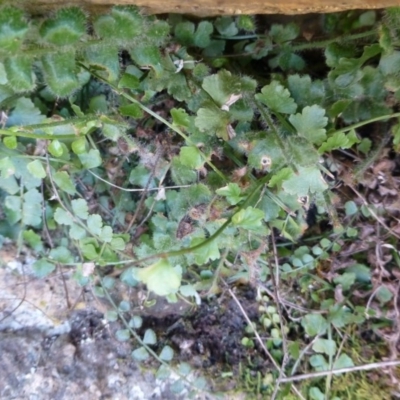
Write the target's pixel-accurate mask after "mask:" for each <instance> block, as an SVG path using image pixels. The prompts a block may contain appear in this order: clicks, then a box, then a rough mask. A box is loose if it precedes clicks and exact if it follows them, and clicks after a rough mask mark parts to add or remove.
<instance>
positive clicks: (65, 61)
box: [42, 50, 80, 97]
mask: <svg viewBox="0 0 400 400" xmlns="http://www.w3.org/2000/svg"><path fill="white" fill-rule="evenodd" d="M42 65H43V72H44V79H45V81H46V83H47V85H48V86H49V88H50V89H51V91H52V92H53V93H54V94H55V95H56V96H59V97H67V96H69V95H70V94H71V93H72V92H73V91H74V90H76V89H78V88H79V87H80V83H79V81H78V78H77V76H76V64H75V51H74V50H68V51H66V50H64V51H62V52H57V53H49V54H46V55H45V56H43V57H42Z"/></svg>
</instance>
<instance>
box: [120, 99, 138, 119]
mask: <svg viewBox="0 0 400 400" xmlns="http://www.w3.org/2000/svg"><path fill="white" fill-rule="evenodd" d="M119 111H120V113H121V115H123V116H125V117H131V118H134V119H139V118H143V110H142V109H141V108H140V106H139V105H138V104H135V103H132V104H128V105H125V106H121V107H120V108H119Z"/></svg>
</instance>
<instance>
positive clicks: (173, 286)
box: [137, 259, 182, 296]
mask: <svg viewBox="0 0 400 400" xmlns="http://www.w3.org/2000/svg"><path fill="white" fill-rule="evenodd" d="M137 275H138V277H139V279H140V280H141V281H142V282H143V283H145V284H146V285H147V288H148V290H150V291H152V292H154V293H155V294H157V295H158V296H167V295H169V294H172V293H176V292H177V291H178V289H179V286H180V284H181V278H182V272H181V271H180V268H177V267H173V266H172V265H171V264H170V263H169V261H168V260H166V259H161V260H160V261H157V262H156V263H155V264H152V265H150V266H148V267H146V268H143V269H140V270H139V271H138V273H137Z"/></svg>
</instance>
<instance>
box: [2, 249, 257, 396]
mask: <svg viewBox="0 0 400 400" xmlns="http://www.w3.org/2000/svg"><path fill="white" fill-rule="evenodd" d="M0 260H2V263H3V265H2V268H0V285H1V287H0V291H1V293H2V295H1V298H0V354H1V363H2V367H1V369H0V398H1V399H2V400H9V399H10V400H11V399H21V400H23V399H29V400H47V399H54V400H63V399H74V400H80V399H85V400H87V399H89V400H91V399H93V400H95V399H102V400H106V399H113V400H116V399H119V400H125V399H132V400H136V399H171V400H173V399H186V398H189V397H188V395H189V391H190V389H191V388H190V386H188V388H186V390H184V391H183V392H182V393H180V394H176V393H174V392H173V385H174V382H175V381H176V380H177V379H178V376H176V375H174V374H172V375H170V377H169V378H168V379H166V380H161V379H157V376H156V374H155V371H156V369H157V368H158V365H159V364H157V363H156V362H155V361H154V360H153V359H151V361H149V362H146V363H144V364H143V363H138V362H137V361H135V360H134V359H133V358H132V356H131V353H132V351H133V350H134V349H135V348H137V347H138V346H137V344H136V343H134V341H133V340H132V341H126V342H121V341H118V340H117V339H116V338H115V332H116V330H117V329H121V328H123V326H121V324H120V323H119V322H113V323H109V322H107V321H106V320H105V319H104V317H103V316H104V312H105V311H107V309H111V307H109V306H108V305H107V304H106V302H105V301H104V300H102V301H99V299H98V298H97V297H95V296H94V295H93V294H92V293H91V291H90V289H87V288H86V289H85V288H81V287H79V286H78V285H77V284H76V282H74V281H73V280H72V279H70V278H69V276H68V274H65V273H64V274H63V275H62V274H61V273H55V274H53V275H52V276H51V277H49V278H46V279H45V280H40V279H37V278H34V277H33V275H32V271H31V268H30V266H31V265H32V263H33V262H34V258H32V257H30V256H29V255H28V254H25V255H24V256H21V257H17V255H16V249H15V248H14V247H13V246H5V247H3V248H2V249H1V250H0ZM119 289H120V288H117V289H116V290H114V293H113V297H114V298H115V297H120V296H126V293H118V290H119ZM135 295H136V296H133V297H132V298H134V297H136V298H140V293H135ZM236 296H237V297H239V298H240V301H241V304H242V307H243V308H244V310H245V311H246V313H247V315H248V316H249V317H250V318H251V319H252V320H256V319H257V317H258V313H257V308H256V306H255V300H254V297H255V294H254V291H253V290H252V289H251V288H249V287H246V286H243V287H241V288H236ZM71 304H72V306H71ZM133 306H135V305H133ZM160 310H162V312H161V311H160ZM132 314H135V315H141V316H142V318H143V326H142V328H141V329H140V330H139V331H138V333H139V334H140V335H143V333H144V331H145V330H146V329H147V328H152V329H153V330H154V331H155V332H156V334H157V338H158V341H157V346H155V347H153V349H154V350H155V351H156V352H159V351H160V349H161V348H162V347H163V346H164V345H165V344H168V345H170V346H171V347H172V348H173V349H174V351H175V357H174V361H175V360H176V362H177V361H185V362H187V363H188V364H190V365H191V367H192V369H193V371H194V372H193V373H192V374H191V375H190V376H189V379H192V380H193V379H195V378H196V377H198V376H205V377H206V378H207V380H208V384H209V389H210V392H211V393H216V392H217V391H221V390H223V391H226V390H229V389H233V388H235V387H236V386H237V383H238V382H237V381H236V379H233V378H232V379H223V380H221V378H220V376H221V371H226V372H232V371H233V372H234V373H233V376H237V374H236V372H237V371H238V366H239V363H241V362H244V361H245V358H246V357H247V356H248V355H249V350H248V349H245V348H244V347H243V345H242V344H241V343H240V341H241V339H242V337H243V334H244V329H245V328H246V325H247V324H246V321H245V318H244V316H243V315H242V312H241V310H240V309H239V307H238V306H237V305H236V303H235V301H234V300H233V299H232V298H231V297H230V296H229V294H227V293H225V294H224V293H222V294H221V295H219V296H214V297H213V298H211V299H210V300H205V301H203V302H202V304H201V306H199V307H197V308H193V307H189V306H188V305H187V304H186V303H177V304H174V305H171V304H170V305H168V306H167V307H166V305H165V304H163V302H162V301H158V302H157V303H156V304H155V305H154V306H153V307H150V308H148V307H146V308H145V307H143V306H137V307H134V308H133V312H132ZM260 363H264V361H260ZM223 397H224V396H222V398H223ZM193 398H198V399H213V398H216V395H213V394H204V393H202V394H197V395H196V396H195V397H193ZM218 398H221V396H219V397H218ZM229 398H230V399H239V398H244V397H242V395H240V394H235V395H229Z"/></svg>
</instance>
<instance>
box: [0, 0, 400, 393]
mask: <svg viewBox="0 0 400 400" xmlns="http://www.w3.org/2000/svg"><path fill="white" fill-rule="evenodd" d="M319 21H320V24H319V25H318V27H314V28H313V29H311V30H310V29H309V28H307V26H306V25H302V24H300V23H296V22H290V23H287V24H280V23H269V24H267V25H266V24H265V22H264V20H263V19H262V18H255V17H249V16H240V17H235V18H233V17H220V18H217V19H210V20H200V21H198V20H190V19H187V18H184V17H182V16H176V15H171V16H167V17H165V18H156V17H149V16H144V15H142V14H141V12H140V11H139V10H137V9H135V8H132V7H114V8H112V9H111V10H110V11H109V12H108V13H106V14H104V15H98V16H91V15H88V14H87V13H85V12H84V11H83V10H81V9H80V8H77V7H69V8H64V9H60V10H59V11H57V12H56V13H54V14H53V15H51V16H45V17H40V18H39V17H35V18H33V17H31V16H28V15H26V14H25V13H24V10H22V9H19V8H16V7H14V6H11V5H4V6H2V8H1V10H0V109H1V129H0V135H1V139H2V142H1V144H0V171H1V176H0V197H1V204H2V209H1V221H0V235H1V236H0V238H1V241H2V242H4V241H5V240H6V239H7V238H8V239H11V240H13V241H15V243H17V244H18V246H19V248H20V249H21V250H22V248H23V246H27V247H30V248H31V249H32V250H33V251H34V252H35V254H36V255H37V261H36V262H35V264H34V265H33V270H34V273H35V274H36V276H37V277H39V278H44V277H46V276H48V275H49V274H52V273H54V271H55V270H56V269H58V270H61V271H64V272H65V273H68V274H70V276H72V277H73V279H75V280H76V282H77V284H79V285H82V286H89V287H91V288H92V290H93V292H94V293H96V295H98V296H103V297H106V298H108V299H109V300H110V302H111V303H112V304H113V305H114V308H110V311H109V312H108V313H107V318H108V319H109V320H110V321H113V320H117V319H119V320H121V321H122V322H123V323H125V328H124V329H121V330H120V331H118V333H117V336H118V338H119V339H120V340H130V339H131V338H132V337H134V338H135V339H136V342H135V343H136V344H135V346H136V347H135V349H134V350H133V352H132V356H133V357H134V358H135V359H136V360H138V361H146V360H147V359H148V358H149V356H150V355H152V356H154V357H155V358H157V359H158V361H159V362H161V367H160V369H159V371H158V374H159V376H160V377H162V376H163V375H165V374H166V373H168V371H169V369H168V365H169V364H168V363H169V362H170V361H171V360H173V359H174V354H175V353H176V352H177V351H176V346H175V350H174V344H173V341H164V342H165V343H164V342H163V341H160V340H158V339H159V338H157V335H156V332H155V330H154V329H153V328H150V327H147V326H146V327H145V329H144V330H143V332H142V331H140V329H142V326H145V325H146V324H144V325H143V323H144V322H143V318H142V317H140V316H138V315H135V310H134V307H133V305H132V302H131V301H129V300H126V299H125V300H122V301H121V302H120V303H119V304H116V303H115V301H114V300H113V299H112V297H111V296H110V292H111V291H112V290H115V287H116V286H118V287H119V285H124V286H125V288H126V290H129V291H130V293H134V292H135V291H139V290H143V288H146V293H147V297H146V298H145V299H143V301H142V303H141V306H143V307H148V306H152V305H154V304H155V303H156V302H161V301H162V300H161V299H162V298H165V299H166V301H167V302H169V303H176V302H178V301H182V299H183V300H184V301H186V302H188V303H189V304H191V305H192V307H193V308H194V309H195V308H200V309H201V307H204V304H206V305H207V306H206V309H204V308H203V309H202V310H203V311H202V312H203V314H200V315H201V316H200V317H196V318H195V319H194V320H192V321H191V324H192V327H193V326H194V330H195V332H196V335H194V337H193V338H192V340H191V341H190V340H189V341H187V346H186V348H185V349H183V348H182V346H181V349H180V350H181V354H180V357H181V358H184V357H183V356H184V354H183V353H185V354H186V358H187V357H188V355H189V356H190V355H192V354H194V353H196V352H197V353H200V354H203V353H204V351H203V352H202V351H201V349H199V346H197V347H196V346H195V345H194V344H193V343H195V342H196V337H198V336H199V332H200V331H199V330H196V329H197V328H196V326H197V325H198V324H199V321H204V320H206V319H207V318H208V317H209V316H210V315H211V314H212V312H214V311H211V310H215V309H216V308H218V305H219V306H220V307H221V310H222V312H221V310H219V311H218V312H216V314H215V315H217V317H215V315H214V317H213V318H214V320H215V319H217V320H222V319H223V315H224V313H227V314H228V315H233V314H234V313H235V312H236V313H237V314H239V315H240V318H239V320H238V322H237V324H236V325H235V323H233V322H232V325H231V326H230V325H229V322H228V320H229V321H232V320H231V319H228V320H227V321H226V324H225V325H226V326H228V328H229V329H231V330H228V331H224V332H223V334H222V336H221V340H222V342H223V337H226V336H229V335H231V334H233V332H240V336H241V338H240V351H239V350H238V354H240V356H238V357H237V358H236V359H234V360H232V359H231V364H229V363H228V365H230V367H229V370H227V366H226V364H223V366H222V367H221V364H218V365H219V376H216V374H214V375H213V376H212V379H211V381H212V382H213V383H212V384H213V385H214V387H217V388H218V387H220V386H219V384H220V382H221V381H224V379H225V380H229V379H233V380H235V381H236V388H237V389H241V390H245V391H247V392H248V393H249V397H250V398H251V396H255V397H256V396H269V397H271V398H286V399H288V398H310V399H318V400H319V399H328V398H329V399H333V398H335V399H347V398H357V399H362V398H370V399H371V398H382V393H386V394H387V395H385V396H384V397H387V398H389V396H391V395H393V393H394V387H395V384H396V383H397V379H398V370H396V369H395V368H394V366H395V365H397V361H396V360H397V358H398V357H397V352H398V345H399V327H398V319H399V311H398V306H399V305H398V277H399V272H398V269H399V260H400V258H399V254H398V250H397V247H398V244H397V243H398V238H399V235H400V229H399V225H398V214H399V213H398V208H399V207H398V204H399V197H398V184H399V177H398V175H399V157H398V151H399V143H400V124H399V122H398V118H399V117H400V112H399V110H398V104H399V96H400V91H399V89H400V77H399V73H398V71H399V67H400V51H399V50H398V46H399V32H398V26H400V9H389V10H385V11H383V12H382V13H381V14H377V13H376V12H372V11H368V12H364V13H360V12H358V13H354V12H349V13H346V14H340V15H328V16H321V17H320V19H319ZM240 285H244V286H245V287H249V288H251V293H250V294H249V293H247V294H246V295H245V294H243V293H245V292H246V290H242V289H237V291H236V292H235V290H233V288H234V287H236V288H239V287H240ZM249 290H250V289H249ZM220 293H223V294H224V295H225V296H228V297H229V298H230V299H231V301H232V302H233V303H229V304H226V303H224V302H223V301H222V300H221V301H220V302H218V301H217V302H216V300H215V299H216V298H218V297H217V296H218V295H220ZM248 303H251V305H249V304H248ZM232 304H235V307H237V308H235V310H236V311H232V309H231V307H232ZM246 304H247V305H246ZM254 306H255V309H254ZM207 307H208V308H207ZM252 307H253V308H252ZM190 318H192V317H190ZM202 323H205V322H202ZM207 323H210V322H209V321H208V322H207ZM196 324H197V325H196ZM174 329H175V328H174ZM199 329H200V328H199ZM242 329H244V330H242ZM176 332H177V331H175V333H176ZM182 332H185V331H184V330H182V329H181V328H180V330H179V333H180V334H182ZM201 332H202V334H203V333H204V334H206V332H204V330H203V331H201ZM186 335H187V336H190V335H189V333H188V332H186ZM215 335H217V334H216V333H215ZM207 340H208V339H207ZM204 341H206V339H204ZM160 342H163V343H162V344H161V345H159V346H158V347H157V345H158V344H159V343H160ZM222 342H221V343H222ZM228 351H229V348H226V351H223V352H221V354H220V355H219V357H216V356H215V354H214V355H213V357H214V359H217V361H218V362H219V363H220V362H222V361H227V360H228V361H229V357H228V354H226V353H227V352H228ZM175 356H176V357H177V358H178V359H179V356H178V355H176V354H175ZM209 358H212V357H209ZM214 361H215V360H214ZM385 362H386V363H385ZM389 366H391V368H389V369H388V370H387V371H386V372H384V371H382V368H383V367H389ZM369 369H373V371H374V372H372V373H371V372H365V371H366V370H369ZM332 370H339V371H336V372H332ZM177 371H178V372H179V374H180V376H181V377H182V380H178V381H177V385H176V391H177V392H179V391H180V390H183V389H184V386H185V382H186V381H185V379H186V380H188V378H185V376H187V375H188V374H189V372H190V371H191V366H190V364H188V363H186V362H181V364H180V365H179V366H178V367H177ZM377 371H378V372H377ZM339 372H340V374H339ZM342 374H344V375H342ZM217 375H218V374H217ZM355 376H357V378H356V377H355ZM374 380H375V381H374ZM371 381H372V384H371ZM377 381H379V384H378V383H377ZM193 385H194V386H195V387H196V388H197V389H199V390H207V387H206V380H205V379H204V377H203V376H200V378H198V379H197V381H195V382H194V383H193ZM209 385H210V382H209ZM210 387H212V386H209V389H208V390H210ZM221 387H222V386H221ZM373 396H375V397H373ZM264 398H265V397H264Z"/></svg>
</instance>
